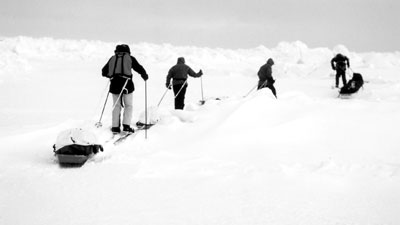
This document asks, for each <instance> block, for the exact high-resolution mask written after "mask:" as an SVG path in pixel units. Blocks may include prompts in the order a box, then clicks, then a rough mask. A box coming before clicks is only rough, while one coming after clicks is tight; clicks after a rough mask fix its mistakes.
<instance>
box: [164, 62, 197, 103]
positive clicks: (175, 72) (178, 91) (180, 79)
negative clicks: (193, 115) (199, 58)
mask: <svg viewBox="0 0 400 225" xmlns="http://www.w3.org/2000/svg"><path fill="white" fill-rule="evenodd" d="M188 75H189V76H191V77H201V76H202V75H203V71H201V70H200V71H199V72H198V73H195V72H194V71H193V70H192V69H191V68H190V67H189V66H188V65H186V64H185V58H183V57H179V58H178V62H177V64H176V65H175V66H173V67H172V68H171V69H170V70H169V71H168V75H167V82H166V84H165V86H166V87H167V88H169V89H171V86H172V89H173V91H174V95H175V109H183V108H184V107H185V94H186V88H187V86H188V83H187V79H188ZM171 79H172V83H171Z"/></svg>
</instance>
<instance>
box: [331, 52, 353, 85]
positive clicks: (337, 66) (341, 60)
mask: <svg viewBox="0 0 400 225" xmlns="http://www.w3.org/2000/svg"><path fill="white" fill-rule="evenodd" d="M346 65H347V67H349V68H350V61H349V58H347V57H346V56H344V55H342V54H340V53H339V54H337V55H336V56H335V57H333V59H332V60H331V66H332V69H333V70H336V88H339V78H340V76H341V77H342V82H343V86H345V85H346Z"/></svg>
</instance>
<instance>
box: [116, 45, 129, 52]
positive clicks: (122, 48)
mask: <svg viewBox="0 0 400 225" xmlns="http://www.w3.org/2000/svg"><path fill="white" fill-rule="evenodd" d="M114 52H115V53H117V52H121V53H122V52H124V53H125V52H126V53H129V54H131V49H130V48H129V46H128V45H127V44H122V45H117V46H116V47H115V51H114Z"/></svg>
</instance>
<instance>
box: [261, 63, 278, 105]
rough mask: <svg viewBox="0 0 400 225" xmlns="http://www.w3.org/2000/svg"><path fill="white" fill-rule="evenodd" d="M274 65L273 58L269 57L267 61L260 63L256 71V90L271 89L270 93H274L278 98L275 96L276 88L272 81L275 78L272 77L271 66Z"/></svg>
mask: <svg viewBox="0 0 400 225" xmlns="http://www.w3.org/2000/svg"><path fill="white" fill-rule="evenodd" d="M273 65H274V60H272V59H271V58H269V59H268V60H267V63H266V64H264V65H262V66H261V67H260V70H259V71H258V78H259V81H258V88H257V89H258V90H260V89H261V88H265V87H267V88H269V89H271V91H272V94H274V96H275V98H278V97H277V96H276V90H275V87H274V83H275V80H274V78H273V77H272V66H273Z"/></svg>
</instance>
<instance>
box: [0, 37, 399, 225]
mask: <svg viewBox="0 0 400 225" xmlns="http://www.w3.org/2000/svg"><path fill="white" fill-rule="evenodd" d="M114 46H115V44H113V43H99V42H90V41H87V42H86V41H80V42H78V41H67V40H64V41H62V40H53V39H30V38H25V37H19V38H15V39H7V40H5V41H2V42H0V49H2V50H3V51H2V53H1V54H0V87H1V89H0V92H1V95H0V102H1V103H2V104H3V106H4V107H2V108H1V110H0V115H1V118H2V119H1V120H0V125H1V127H2V129H3V131H2V132H1V133H0V142H1V143H2V146H3V147H2V150H0V190H1V191H0V224H6V225H8V224H10V225H11V224H27V223H29V224H60V225H63V224H174V225H175V224H185V225H187V224H218V225H220V224H230V225H234V224H279V225H281V224H282V225H283V224H307V225H310V224H311V225H312V224H316V225H317V224H318V225H321V224H326V225H331V224H332V225H333V224H335V225H337V224H344V225H347V224H357V225H358V224H359V225H361V224H362V225H364V224H388V225H392V224H393V225H395V224H397V223H398V221H400V217H399V216H398V209H400V191H399V190H400V154H399V152H398V149H399V147H400V141H399V135H398V132H397V127H399V125H400V118H399V116H398V115H399V113H400V104H399V99H400V80H399V78H398V73H399V71H400V60H399V59H400V56H399V55H398V53H392V54H389V53H388V54H378V53H376V54H374V53H364V54H357V53H351V52H348V53H346V54H347V55H349V56H350V59H351V60H352V61H353V63H352V64H353V67H354V68H356V69H357V71H359V72H360V73H362V74H363V76H364V78H365V80H367V81H368V83H366V84H365V87H364V89H363V90H361V91H360V92H359V93H358V94H357V95H356V96H354V97H353V98H351V99H339V98H337V91H336V90H334V89H331V88H330V86H331V84H332V82H333V80H334V77H333V76H331V75H329V73H331V71H330V70H329V66H330V65H329V60H330V57H331V56H332V51H331V50H328V49H308V47H307V46H305V45H304V44H302V43H292V44H289V43H282V44H280V45H279V46H278V47H277V48H276V49H272V50H269V49H266V48H263V47H259V48H256V49H251V50H237V51H233V50H223V49H219V50H214V49H200V48H194V47H193V48H190V47H187V48H185V47H173V46H169V45H164V46H159V45H151V44H141V45H133V46H132V49H134V50H135V51H133V52H135V53H137V54H136V55H135V56H136V57H137V58H138V60H139V62H141V63H142V64H143V65H144V67H145V68H146V69H147V68H148V70H149V71H148V72H149V75H150V79H149V102H150V103H158V101H159V97H160V96H161V95H162V93H163V92H164V90H165V89H164V90H163V88H158V87H164V81H165V76H164V74H165V73H166V71H167V70H168V68H169V67H170V66H172V65H173V64H174V63H175V59H176V56H181V55H184V56H185V57H186V58H187V59H188V61H189V62H188V63H189V65H190V66H192V68H193V69H195V70H198V69H199V68H202V69H203V70H204V71H205V75H204V77H203V82H204V86H205V90H204V91H205V99H206V100H207V101H206V103H205V104H204V105H199V104H198V100H200V97H201V95H200V93H199V90H198V89H199V80H196V79H189V88H188V93H187V98H186V108H185V110H184V111H175V110H172V107H173V99H172V94H171V93H168V95H167V96H166V98H165V99H164V100H163V102H162V104H161V105H160V107H159V108H157V107H155V106H154V105H151V104H150V106H151V107H150V108H149V109H150V111H151V112H152V113H154V114H152V115H153V116H157V117H158V118H157V119H159V122H158V123H157V125H155V126H154V127H152V128H151V129H149V130H148V131H147V132H148V133H147V134H148V139H145V138H144V131H140V132H139V133H138V134H137V135H135V136H134V137H132V138H127V139H126V140H125V141H124V142H123V143H121V144H120V145H117V146H114V145H113V144H112V142H107V143H104V142H105V141H106V140H108V139H109V138H110V137H111V135H110V132H109V128H110V115H109V111H110V109H109V107H110V106H109V107H108V108H107V109H106V111H105V112H106V114H105V115H104V117H103V120H102V122H103V127H102V128H99V129H97V128H95V127H94V124H95V123H96V122H97V121H98V118H99V115H98V113H99V111H100V109H101V107H102V104H103V101H104V99H105V94H104V90H106V89H104V88H106V85H107V84H106V81H105V80H104V79H102V78H100V75H99V73H100V72H99V70H100V69H101V67H102V65H103V64H104V63H105V61H106V60H107V59H108V58H107V57H108V56H109V54H110V53H112V50H113V48H114ZM299 48H300V49H302V52H303V54H302V56H303V59H302V63H303V64H299V63H298V60H299V58H298V49H299ZM342 48H343V47H342ZM43 49H52V50H51V51H44V50H43ZM345 50H346V49H345ZM99 52H100V53H99ZM160 54H161V55H160ZM269 56H272V57H274V59H275V61H276V62H277V65H275V66H274V67H273V71H274V77H275V78H276V79H277V82H276V89H277V91H278V99H277V100H276V99H275V98H274V97H273V95H272V94H271V93H270V91H269V89H266V90H260V91H257V92H255V91H254V92H253V93H251V94H250V95H249V96H247V97H243V96H244V95H245V94H246V91H247V90H246V88H248V90H249V89H250V88H251V86H252V85H254V84H255V82H256V81H257V78H256V76H255V74H256V72H257V69H258V68H259V66H261V65H262V63H264V62H265V60H266V58H267V57H269ZM377 56H379V57H377ZM76 58H79V60H77V59H76ZM385 59H387V60H386V61H385ZM82 60H83V61H85V62H86V63H85V64H84V65H82V64H79V63H78V62H81V61H82ZM157 60H158V62H157ZM156 62H157V63H156ZM71 64H72V65H74V67H73V68H72V67H71ZM152 65H153V66H152ZM21 67H22V70H20V69H19V68H21ZM354 68H353V69H354ZM356 69H354V70H356ZM10 74H11V75H10ZM55 74H57V76H56V77H55ZM77 80H79V82H77ZM143 86H144V85H143V82H142V81H141V80H140V78H137V79H136V80H135V87H136V91H135V97H134V103H135V104H136V105H135V112H134V120H135V119H137V118H138V117H139V115H140V114H141V112H142V110H141V109H143V104H144V103H143V97H144V89H143ZM15 90H16V91H15ZM11 91H12V92H11ZM9 93H13V94H12V95H10V94H9ZM216 97H218V98H220V100H215V98H216ZM12 99H13V100H14V101H13V100H12ZM27 99H28V100H27ZM93 99H96V100H97V99H98V101H93ZM109 105H110V104H109ZM85 118H87V119H85ZM16 126H17V127H16ZM73 127H81V128H84V129H88V130H92V131H93V132H94V133H95V134H96V136H97V137H98V139H99V142H101V143H103V146H104V148H105V151H104V152H102V153H99V154H97V155H95V156H94V157H93V158H92V159H90V160H89V161H88V162H87V163H86V164H85V165H84V166H83V167H80V168H62V167H59V166H58V165H57V161H56V159H55V157H54V155H53V154H52V148H51V146H52V145H53V144H54V141H55V140H56V137H57V134H58V133H59V132H61V131H62V130H65V129H69V128H73ZM21 212H23V215H24V216H23V217H22V216H20V215H21Z"/></svg>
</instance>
